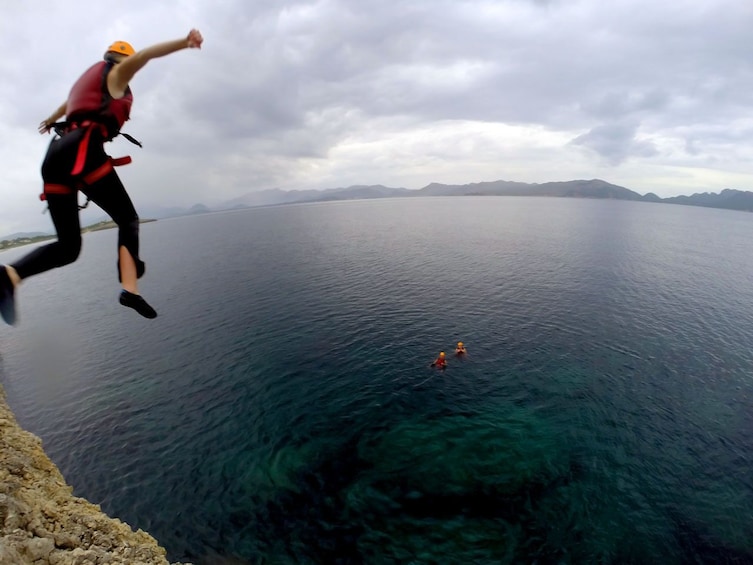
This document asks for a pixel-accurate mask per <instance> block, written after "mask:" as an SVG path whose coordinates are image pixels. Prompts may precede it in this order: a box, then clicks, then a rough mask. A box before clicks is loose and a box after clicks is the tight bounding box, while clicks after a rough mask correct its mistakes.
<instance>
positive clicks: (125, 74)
mask: <svg viewBox="0 0 753 565" xmlns="http://www.w3.org/2000/svg"><path fill="white" fill-rule="evenodd" d="M203 41H204V38H203V37H201V33H200V32H199V30H197V29H192V30H191V31H190V32H189V33H188V35H187V36H186V37H185V38H183V39H174V40H173V41H165V42H164V43H158V44H156V45H152V46H151V47H147V48H146V49H142V50H141V51H138V52H136V53H134V54H133V55H131V56H130V57H126V58H125V59H123V61H122V62H121V63H118V64H117V65H115V66H114V67H113V69H112V71H110V73H109V74H108V75H107V88H108V90H109V91H110V94H111V95H112V97H113V98H120V97H122V96H123V95H124V94H125V91H126V89H127V88H128V83H129V82H131V79H132V78H133V77H134V75H135V74H136V73H137V72H139V71H140V70H141V69H142V68H143V67H144V65H146V64H147V63H148V62H149V61H151V60H152V59H157V58H159V57H164V56H165V55H169V54H170V53H175V52H176V51H180V50H181V49H201V44H202V43H203Z"/></svg>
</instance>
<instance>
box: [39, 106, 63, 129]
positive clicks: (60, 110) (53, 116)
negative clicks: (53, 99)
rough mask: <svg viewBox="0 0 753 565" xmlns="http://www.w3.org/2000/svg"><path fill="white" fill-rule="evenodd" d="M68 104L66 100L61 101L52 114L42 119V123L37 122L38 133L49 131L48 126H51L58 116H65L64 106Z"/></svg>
mask: <svg viewBox="0 0 753 565" xmlns="http://www.w3.org/2000/svg"><path fill="white" fill-rule="evenodd" d="M67 104H68V101H67V100H66V101H65V102H63V103H62V104H61V105H60V107H59V108H58V109H57V110H55V111H54V112H53V113H52V114H50V117H49V118H47V119H46V120H42V123H40V124H39V133H49V132H50V128H51V127H52V124H54V123H55V122H57V121H58V120H59V119H60V118H62V117H63V116H65V107H66V105H67Z"/></svg>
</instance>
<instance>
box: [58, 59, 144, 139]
mask: <svg viewBox="0 0 753 565" xmlns="http://www.w3.org/2000/svg"><path fill="white" fill-rule="evenodd" d="M112 66H113V63H110V62H107V61H100V62H99V63H95V64H94V65H92V66H91V67H89V69H88V70H87V71H86V72H85V73H84V74H82V75H81V76H80V77H79V79H78V80H77V81H76V82H75V84H74V85H73V88H71V92H70V94H68V102H67V103H66V111H65V113H66V117H67V121H69V122H74V123H75V122H83V121H86V120H91V121H93V122H97V123H100V124H102V125H104V126H105V128H106V130H107V134H106V135H105V138H106V139H107V140H110V139H112V138H113V137H115V136H116V135H118V132H120V128H121V127H123V124H124V123H125V122H126V120H127V119H128V117H129V115H130V113H131V105H132V104H133V94H132V93H131V88H130V87H128V88H127V89H126V92H125V94H124V95H123V97H122V98H117V99H115V98H113V97H112V96H110V91H109V90H108V89H107V74H108V73H109V72H110V69H112Z"/></svg>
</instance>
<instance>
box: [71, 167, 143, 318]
mask: <svg viewBox="0 0 753 565" xmlns="http://www.w3.org/2000/svg"><path fill="white" fill-rule="evenodd" d="M82 190H83V192H84V193H85V194H86V195H87V196H88V197H89V198H91V200H92V202H94V203H95V204H97V205H98V206H99V207H100V208H102V209H103V210H104V211H105V212H107V214H108V215H109V216H110V217H111V218H112V219H113V220H114V221H115V223H116V224H117V225H118V279H119V280H120V282H121V284H122V285H123V291H122V292H121V294H120V303H121V304H122V305H123V306H127V307H129V308H133V309H134V310H136V311H137V312H138V313H139V314H141V315H142V316H144V317H145V318H156V317H157V312H156V311H155V310H154V308H152V307H151V306H150V305H149V304H147V302H146V301H145V300H144V299H143V298H142V297H141V296H140V295H139V290H138V279H139V278H140V277H141V276H142V275H143V274H144V271H145V265H144V262H143V261H141V259H139V217H138V215H137V214H136V210H135V209H134V207H133V203H132V202H131V199H130V198H129V196H128V193H127V192H126V191H125V187H124V186H123V183H122V182H121V181H120V178H119V177H118V175H117V173H115V171H112V172H110V173H109V174H107V175H106V176H104V177H102V178H101V179H100V180H98V181H97V182H95V183H94V184H92V185H90V186H87V187H86V188H84V189H82Z"/></svg>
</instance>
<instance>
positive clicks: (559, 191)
mask: <svg viewBox="0 0 753 565" xmlns="http://www.w3.org/2000/svg"><path fill="white" fill-rule="evenodd" d="M422 196H548V197H556V198H609V199H613V200H633V201H637V202H657V203H664V204H684V205H689V206H705V207H708V208H726V209H728V210H744V211H747V212H751V211H753V192H749V191H741V190H733V189H725V190H723V191H722V192H721V193H719V194H715V193H709V192H704V193H702V194H694V195H692V196H673V197H671V198H660V197H658V196H657V195H656V194H654V193H651V192H649V193H648V194H645V195H641V194H638V193H637V192H635V191H633V190H630V189H628V188H625V187H623V186H617V185H616V184H610V183H608V182H606V181H603V180H599V179H592V180H571V181H563V182H546V183H542V184H537V183H525V182H514V181H504V180H498V181H492V182H479V183H471V184H459V185H458V184H439V183H432V184H429V185H427V186H425V187H423V188H421V189H418V190H411V189H407V188H391V187H388V186H382V185H368V186H366V185H355V186H349V187H347V188H330V189H327V190H279V189H271V190H262V191H259V192H249V193H247V194H244V195H243V196H239V197H237V198H233V199H232V200H228V201H227V202H224V203H223V204H221V205H219V206H216V207H214V208H211V209H210V208H208V207H207V206H204V205H202V204H196V205H195V206H193V207H192V208H191V209H189V210H179V209H174V210H173V211H172V213H171V214H170V215H171V216H172V215H187V214H200V213H203V212H214V211H220V210H232V209H237V208H250V207H256V206H274V205H279V204H293V203H300V202H327V201H333V200H361V199H372V198H398V197H406V198H420V197H422ZM151 215H152V216H155V217H159V214H154V213H153V214H151Z"/></svg>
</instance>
